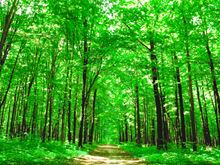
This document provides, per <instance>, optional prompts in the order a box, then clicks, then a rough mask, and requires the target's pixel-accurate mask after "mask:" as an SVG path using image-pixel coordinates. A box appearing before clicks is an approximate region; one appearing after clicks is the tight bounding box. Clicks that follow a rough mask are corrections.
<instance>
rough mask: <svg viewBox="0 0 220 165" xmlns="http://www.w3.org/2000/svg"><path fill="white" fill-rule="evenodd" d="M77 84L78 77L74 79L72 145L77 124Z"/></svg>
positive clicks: (74, 140)
mask: <svg viewBox="0 0 220 165" xmlns="http://www.w3.org/2000/svg"><path fill="white" fill-rule="evenodd" d="M78 84H79V76H77V79H76V91H75V97H74V98H75V103H74V111H73V143H75V142H76V122H77V106H78V104H77V103H78Z"/></svg>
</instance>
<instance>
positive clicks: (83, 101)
mask: <svg viewBox="0 0 220 165" xmlns="http://www.w3.org/2000/svg"><path fill="white" fill-rule="evenodd" d="M83 25H84V28H85V29H86V28H87V20H84V22H83ZM87 53H88V43H87V35H86V34H85V36H84V56H83V76H82V77H83V84H82V110H81V120H80V125H79V139H78V140H79V142H78V146H79V147H82V146H83V128H84V117H85V103H86V82H87V65H88V58H87Z"/></svg>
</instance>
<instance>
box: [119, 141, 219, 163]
mask: <svg viewBox="0 0 220 165" xmlns="http://www.w3.org/2000/svg"><path fill="white" fill-rule="evenodd" d="M119 147H120V148H122V149H123V150H124V151H127V152H129V153H130V154H131V155H132V156H134V157H137V158H141V159H145V160H146V162H147V163H148V164H183V165H184V164H198V165H212V164H213V165H215V164H216V165H217V164H220V149H218V148H210V147H209V148H204V147H199V148H198V151H197V152H192V150H191V149H185V150H182V149H181V148H176V145H170V146H169V149H168V150H160V151H159V150H157V149H156V147H155V146H142V147H138V146H137V145H135V144H133V143H124V144H121V145H119Z"/></svg>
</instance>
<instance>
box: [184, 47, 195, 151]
mask: <svg viewBox="0 0 220 165" xmlns="http://www.w3.org/2000/svg"><path fill="white" fill-rule="evenodd" d="M186 56H187V58H188V60H187V68H188V74H189V75H188V87H189V102H190V117H191V126H192V144H193V151H196V150H197V146H196V143H197V140H196V122H195V112H194V99H193V88H192V75H191V74H192V72H191V65H190V54H189V50H188V47H187V51H186Z"/></svg>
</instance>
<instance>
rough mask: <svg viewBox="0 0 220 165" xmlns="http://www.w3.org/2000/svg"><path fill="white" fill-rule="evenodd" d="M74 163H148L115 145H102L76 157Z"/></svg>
mask: <svg viewBox="0 0 220 165" xmlns="http://www.w3.org/2000/svg"><path fill="white" fill-rule="evenodd" d="M72 164H73V165H146V163H145V162H144V161H143V160H140V159H135V158H132V157H131V155H130V154H129V153H127V152H125V151H123V150H122V149H120V148H119V147H117V146H114V145H101V146H99V147H98V148H97V149H95V150H94V151H92V152H91V153H90V154H89V155H84V156H80V157H77V158H75V159H74V161H73V163H72Z"/></svg>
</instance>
